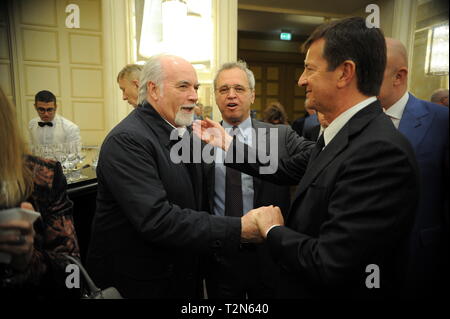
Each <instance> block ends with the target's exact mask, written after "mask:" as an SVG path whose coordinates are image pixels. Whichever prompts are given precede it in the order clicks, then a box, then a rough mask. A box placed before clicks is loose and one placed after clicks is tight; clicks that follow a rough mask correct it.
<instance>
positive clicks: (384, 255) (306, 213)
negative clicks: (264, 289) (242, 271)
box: [194, 18, 419, 298]
mask: <svg viewBox="0 0 450 319" xmlns="http://www.w3.org/2000/svg"><path fill="white" fill-rule="evenodd" d="M305 48H306V49H307V54H306V59H305V70H304V73H303V74H302V76H301V77H300V79H299V85H302V86H304V87H305V88H306V94H307V98H309V99H311V100H312V104H313V105H314V107H315V108H316V110H317V111H319V112H321V113H323V114H324V116H325V118H326V119H327V120H328V122H329V123H330V125H329V126H328V127H327V128H326V129H325V130H324V133H323V134H322V136H321V137H320V138H319V140H318V142H317V144H316V147H315V148H314V150H313V151H311V152H304V151H301V152H299V153H298V154H297V155H296V156H294V157H292V158H289V159H280V161H279V163H278V164H279V165H278V170H277V171H276V173H275V174H273V175H260V177H261V178H266V179H267V180H271V181H278V182H280V183H286V182H291V181H293V180H295V181H297V182H298V181H300V180H301V181H300V184H299V186H298V189H297V192H296V195H295V197H294V198H293V203H292V205H291V208H290V210H289V214H288V216H287V217H286V226H283V224H284V219H283V216H282V214H281V213H280V212H279V211H277V210H276V209H273V210H272V209H267V210H265V211H263V212H257V213H256V214H255V218H256V222H257V223H258V226H259V229H260V231H261V235H262V236H263V237H265V238H266V241H267V244H268V246H269V250H270V252H271V255H272V256H273V257H274V259H275V260H277V261H278V263H279V264H280V266H281V279H280V287H279V288H280V294H281V297H286V298H319V297H334V298H343V297H353V298H375V297H386V296H391V295H395V294H397V293H398V290H399V287H400V286H401V283H400V282H398V281H399V279H400V276H399V274H398V273H397V270H398V269H399V266H401V261H402V257H403V256H404V255H403V254H404V249H405V243H406V240H407V237H408V234H409V231H410V229H411V224H412V217H413V214H412V213H411V212H413V211H414V210H415V208H416V205H417V202H416V200H417V197H418V192H419V189H418V170H417V163H416V161H415V158H414V152H413V150H412V148H411V146H410V145H409V142H408V141H407V140H406V138H404V137H403V136H402V135H401V134H400V133H399V132H398V131H397V130H396V129H395V127H394V126H393V125H392V122H391V121H390V120H389V119H388V118H387V116H386V115H385V114H384V113H383V111H382V109H381V106H380V103H379V102H378V101H377V99H376V96H377V95H378V93H379V88H380V86H381V82H382V79H383V72H384V68H385V65H386V44H385V41H384V37H383V34H382V33H381V31H380V30H379V29H377V28H367V27H366V24H365V20H364V19H363V18H349V19H344V20H339V21H334V22H331V23H328V24H325V25H322V26H320V27H319V28H318V29H316V30H315V31H314V32H313V34H312V35H311V36H310V37H309V39H308V40H307V41H306V43H305ZM209 126H215V128H216V130H214V131H213V130H210V131H207V130H206V129H207V128H208V127H209ZM194 129H195V131H196V133H197V134H200V135H201V134H203V136H202V137H203V138H204V140H205V141H208V142H213V143H216V144H217V145H219V146H221V147H223V148H224V149H226V150H228V152H227V159H229V158H228V156H233V155H234V154H233V153H235V152H236V151H239V150H240V149H242V148H244V151H245V150H246V149H247V147H246V146H245V145H243V146H242V145H240V144H241V143H240V141H239V140H238V139H235V138H234V139H232V138H231V137H229V136H225V137H224V138H223V139H220V138H216V137H219V136H222V133H221V131H220V128H218V127H217V124H213V123H212V122H207V123H202V127H198V126H197V125H196V126H195V127H194ZM230 150H232V151H230ZM244 155H245V153H244ZM308 160H309V162H308ZM226 165H229V166H230V167H233V168H238V169H240V170H241V171H243V172H245V173H248V174H252V175H255V174H258V170H259V168H260V167H261V164H260V163H255V164H251V163H249V161H248V159H246V163H245V164H240V163H233V164H226ZM306 165H307V166H306ZM305 166H306V169H305Z"/></svg>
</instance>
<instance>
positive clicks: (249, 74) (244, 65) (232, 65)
mask: <svg viewBox="0 0 450 319" xmlns="http://www.w3.org/2000/svg"><path fill="white" fill-rule="evenodd" d="M234 68H237V69H241V70H242V71H244V72H245V74H246V75H247V80H248V85H249V86H250V89H252V90H253V89H254V88H255V76H254V75H253V72H252V70H250V69H249V68H248V67H247V63H245V61H242V60H239V61H237V62H227V63H224V64H223V65H222V66H221V68H220V69H219V70H218V71H217V73H216V76H215V77H214V88H215V89H217V78H218V77H219V74H220V72H222V71H225V70H231V69H234Z"/></svg>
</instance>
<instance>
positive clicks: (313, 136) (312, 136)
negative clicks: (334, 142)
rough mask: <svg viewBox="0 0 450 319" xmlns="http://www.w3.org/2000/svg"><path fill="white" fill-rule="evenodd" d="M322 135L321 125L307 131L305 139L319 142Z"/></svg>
mask: <svg viewBox="0 0 450 319" xmlns="http://www.w3.org/2000/svg"><path fill="white" fill-rule="evenodd" d="M319 134H320V124H319V125H316V126H313V127H310V128H309V129H307V130H305V134H303V137H304V138H306V139H307V140H310V141H317V139H318V138H319Z"/></svg>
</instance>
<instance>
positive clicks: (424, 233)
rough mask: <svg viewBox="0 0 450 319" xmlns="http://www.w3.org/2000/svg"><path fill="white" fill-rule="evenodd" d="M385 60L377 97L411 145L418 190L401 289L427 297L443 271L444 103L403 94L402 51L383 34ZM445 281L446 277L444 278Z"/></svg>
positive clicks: (442, 285) (446, 250) (442, 283)
mask: <svg viewBox="0 0 450 319" xmlns="http://www.w3.org/2000/svg"><path fill="white" fill-rule="evenodd" d="M386 45H387V64H386V70H385V73H384V79H383V85H382V86H381V91H380V95H379V100H380V101H381V105H382V106H383V108H384V110H385V113H386V115H388V116H389V118H390V119H391V120H392V122H393V123H394V126H395V127H396V128H397V129H398V130H399V131H400V132H401V133H403V134H404V136H406V138H407V139H408V140H409V141H410V143H411V145H412V147H413V148H414V151H415V154H416V158H417V162H418V164H419V171H420V183H421V193H420V201H419V206H418V209H417V211H416V216H415V223H414V227H413V230H412V233H411V238H410V243H409V262H408V268H407V271H406V285H407V286H406V293H407V294H408V295H409V296H412V297H424V296H432V295H435V294H437V293H439V292H442V291H443V290H444V289H448V287H446V280H445V279H446V278H447V280H448V278H449V275H448V270H449V254H450V247H449V245H448V244H449V242H448V240H449V215H448V214H449V212H448V179H449V170H448V166H449V144H448V130H449V127H448V121H449V119H448V117H449V110H448V108H445V107H441V106H439V105H436V104H434V103H430V102H427V101H424V100H420V99H418V98H416V97H414V96H413V95H412V94H410V93H408V54H407V51H406V48H405V46H404V45H403V44H402V43H401V42H400V41H398V40H396V39H391V38H387V39H386ZM447 282H448V281H447Z"/></svg>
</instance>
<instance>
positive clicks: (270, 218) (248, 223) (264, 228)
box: [241, 205, 284, 243]
mask: <svg viewBox="0 0 450 319" xmlns="http://www.w3.org/2000/svg"><path fill="white" fill-rule="evenodd" d="M241 225H242V228H241V241H242V242H248V243H260V242H262V241H263V240H264V239H266V237H267V232H268V231H269V229H270V228H271V227H272V226H275V225H279V226H282V225H284V219H283V215H282V214H281V210H280V208H279V207H278V206H273V205H271V206H262V207H259V208H255V209H252V210H251V211H249V212H248V213H247V214H245V215H244V216H243V217H242V218H241Z"/></svg>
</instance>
